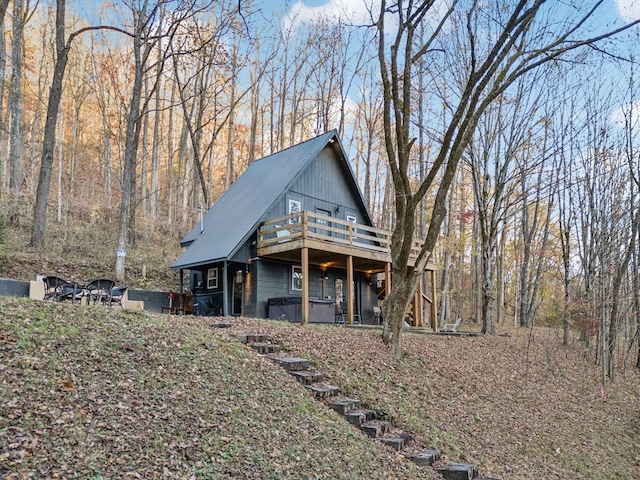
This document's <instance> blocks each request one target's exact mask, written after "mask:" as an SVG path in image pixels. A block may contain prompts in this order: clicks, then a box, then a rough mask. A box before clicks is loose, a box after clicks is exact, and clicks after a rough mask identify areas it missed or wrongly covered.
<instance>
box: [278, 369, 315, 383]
mask: <svg viewBox="0 0 640 480" xmlns="http://www.w3.org/2000/svg"><path fill="white" fill-rule="evenodd" d="M287 373H289V374H290V375H292V376H293V378H295V379H296V380H297V381H298V382H300V383H302V384H303V385H311V384H312V383H320V382H322V381H323V380H324V374H322V373H320V372H314V371H311V370H287Z"/></svg>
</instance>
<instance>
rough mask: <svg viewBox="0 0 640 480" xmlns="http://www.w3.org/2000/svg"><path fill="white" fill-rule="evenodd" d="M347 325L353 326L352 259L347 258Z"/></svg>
mask: <svg viewBox="0 0 640 480" xmlns="http://www.w3.org/2000/svg"><path fill="white" fill-rule="evenodd" d="M347 323H348V324H349V325H352V324H353V257H352V256H351V255H348V256H347Z"/></svg>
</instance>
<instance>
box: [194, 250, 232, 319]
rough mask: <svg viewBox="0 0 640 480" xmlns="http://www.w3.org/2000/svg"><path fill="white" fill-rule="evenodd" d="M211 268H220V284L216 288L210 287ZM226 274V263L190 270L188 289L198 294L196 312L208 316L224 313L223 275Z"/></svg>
mask: <svg viewBox="0 0 640 480" xmlns="http://www.w3.org/2000/svg"><path fill="white" fill-rule="evenodd" d="M210 268H217V269H218V285H217V287H215V288H209V287H208V279H207V272H208V271H209V269H210ZM223 275H224V264H223V263H222V262H219V263H214V264H211V265H207V266H204V267H202V269H199V270H190V271H189V285H188V287H187V290H188V291H189V292H191V293H193V294H194V295H195V296H196V302H197V304H198V307H197V308H196V313H199V314H201V315H207V316H214V315H222V308H223V298H222V294H223V291H222V276H223Z"/></svg>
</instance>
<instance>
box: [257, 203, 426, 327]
mask: <svg viewBox="0 0 640 480" xmlns="http://www.w3.org/2000/svg"><path fill="white" fill-rule="evenodd" d="M390 239H391V232H390V231H388V230H383V229H379V228H374V227H368V226H366V225H361V224H357V223H352V222H347V221H344V220H340V219H336V218H333V217H329V216H325V215H322V214H318V213H314V212H309V211H302V212H297V213H292V214H289V215H285V216H282V217H278V218H274V219H271V220H267V221H265V222H264V223H263V224H262V225H261V226H260V228H259V230H258V239H257V255H258V257H260V258H269V259H275V260H281V261H285V262H290V263H297V262H300V265H301V269H302V279H301V280H302V319H303V322H306V321H307V319H308V318H309V268H310V266H316V267H320V268H321V269H323V271H324V270H325V269H327V268H340V269H344V270H345V271H346V277H347V278H346V295H345V302H346V305H345V306H346V310H347V318H348V320H347V321H348V323H349V324H352V323H353V321H354V316H355V314H356V312H355V308H354V292H353V284H354V281H353V280H354V272H363V273H365V274H367V275H373V274H382V273H383V274H384V281H383V282H382V285H381V286H380V288H381V290H382V291H381V292H379V293H380V294H384V296H387V295H388V294H389V293H390V291H391V250H390ZM420 247H421V242H420V241H418V240H416V241H415V242H414V245H413V247H412V255H411V257H410V259H409V266H410V267H412V266H413V265H414V263H415V260H416V258H417V255H418V252H419V251H420ZM427 273H428V275H429V284H430V292H429V295H426V294H425V293H424V292H423V289H422V284H420V287H419V290H418V292H417V293H416V295H415V297H414V300H413V303H412V307H411V309H410V312H408V313H410V315H411V322H410V323H411V324H412V325H413V326H424V325H425V319H424V315H423V312H424V301H426V302H427V303H428V304H429V325H430V326H431V328H432V329H433V330H434V331H435V330H436V329H437V321H436V317H437V310H436V301H435V299H436V276H435V267H434V266H433V265H429V266H428V267H427Z"/></svg>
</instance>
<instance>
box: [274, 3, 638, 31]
mask: <svg viewBox="0 0 640 480" xmlns="http://www.w3.org/2000/svg"><path fill="white" fill-rule="evenodd" d="M620 1H622V0H620ZM628 1H633V0H628ZM638 1H640V0H638ZM448 4H449V0H436V2H435V3H434V5H433V7H432V9H431V11H430V12H429V15H427V21H428V22H429V23H430V24H431V26H432V27H433V28H435V27H436V26H437V25H438V23H439V22H440V20H441V19H442V17H444V15H445V14H446V12H447V10H448V8H449V5H448ZM379 12H380V6H379V2H378V1H377V0H329V1H328V2H327V3H325V4H324V5H320V6H317V7H310V6H308V5H305V3H304V1H302V0H300V1H298V2H297V3H295V4H294V5H293V6H292V7H291V10H290V11H289V13H288V14H287V16H286V17H284V19H283V20H282V29H283V30H284V31H285V32H291V30H293V29H295V28H297V27H298V26H300V25H313V24H315V23H317V22H318V21H319V20H329V21H334V22H337V21H342V22H345V23H350V24H353V25H371V24H372V23H373V22H375V21H376V20H377V17H378V15H379ZM394 17H395V16H392V17H391V19H390V25H389V26H391V25H393V24H394V23H395V20H396V19H395V18H394ZM388 30H393V28H389V29H388Z"/></svg>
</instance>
